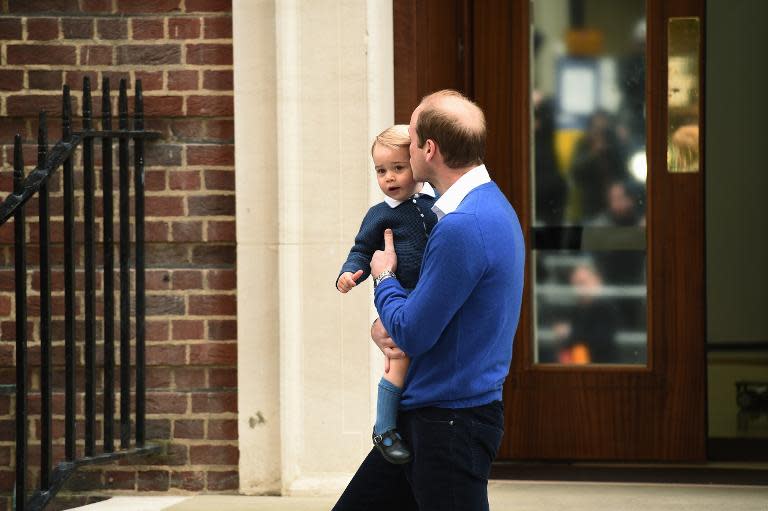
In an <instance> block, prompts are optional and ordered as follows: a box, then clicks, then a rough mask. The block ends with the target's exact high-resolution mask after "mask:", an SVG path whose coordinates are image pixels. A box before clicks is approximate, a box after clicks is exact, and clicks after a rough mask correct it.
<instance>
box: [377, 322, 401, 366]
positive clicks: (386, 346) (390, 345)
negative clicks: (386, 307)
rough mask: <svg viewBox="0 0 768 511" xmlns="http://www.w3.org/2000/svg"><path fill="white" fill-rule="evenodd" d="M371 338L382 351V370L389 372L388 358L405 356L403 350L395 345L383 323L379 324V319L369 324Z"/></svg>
mask: <svg viewBox="0 0 768 511" xmlns="http://www.w3.org/2000/svg"><path fill="white" fill-rule="evenodd" d="M371 339H373V342H374V343H376V346H378V347H379V349H380V350H381V352H382V353H384V357H385V359H384V372H385V373H388V372H389V359H391V358H405V353H404V352H403V350H401V349H400V348H398V347H397V344H395V341H393V340H392V338H391V337H390V336H389V334H388V333H387V330H386V329H385V328H384V325H382V324H381V320H380V319H378V318H377V319H376V321H374V322H373V325H371Z"/></svg>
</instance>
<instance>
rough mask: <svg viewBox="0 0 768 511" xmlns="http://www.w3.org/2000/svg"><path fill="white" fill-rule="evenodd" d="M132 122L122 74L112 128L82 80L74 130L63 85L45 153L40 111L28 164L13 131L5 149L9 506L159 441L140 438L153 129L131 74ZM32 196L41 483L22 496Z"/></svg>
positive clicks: (40, 502)
mask: <svg viewBox="0 0 768 511" xmlns="http://www.w3.org/2000/svg"><path fill="white" fill-rule="evenodd" d="M134 96H135V110H134V114H133V129H131V128H130V126H129V114H128V93H127V87H126V82H125V80H121V81H120V91H119V99H118V115H119V129H118V130H113V129H112V106H111V105H112V103H111V99H110V87H109V81H108V80H107V79H105V80H104V82H103V85H102V118H101V130H100V131H97V130H94V129H93V116H92V108H91V90H90V82H89V79H88V78H85V79H84V83H83V98H82V131H79V132H73V130H72V113H71V99H70V91H69V87H68V86H64V94H63V109H62V140H61V141H59V142H58V143H57V144H55V145H54V146H53V147H52V148H51V150H50V151H49V150H48V143H47V133H46V117H45V114H44V113H41V114H40V125H39V132H38V151H37V166H36V167H35V169H34V170H32V172H31V173H30V174H29V175H27V176H25V175H24V160H23V154H22V140H21V136H20V135H16V138H15V141H14V153H13V169H14V170H13V193H12V194H11V195H9V196H8V197H7V198H6V199H5V201H3V203H2V204H0V225H2V224H4V223H5V222H7V221H8V219H10V218H13V219H14V238H15V256H16V257H15V290H16V293H15V299H16V485H15V495H16V498H15V502H16V505H15V509H16V510H17V511H24V510H39V509H43V508H44V507H45V506H46V504H47V503H48V502H49V501H50V500H51V499H52V498H53V496H54V495H55V494H56V492H57V491H58V490H59V489H60V488H61V486H62V485H63V484H64V482H65V481H66V479H67V477H68V476H69V475H70V474H71V473H72V472H73V471H74V470H75V469H76V468H77V467H79V466H81V465H86V464H91V463H95V462H106V461H111V460H114V459H115V458H117V457H122V456H126V455H131V454H141V453H148V452H154V451H156V450H158V449H159V447H155V446H148V445H146V444H145V429H144V426H145V385H144V363H145V360H144V341H145V321H144V310H145V301H144V140H145V139H149V138H156V137H157V136H158V135H159V134H158V133H155V132H147V131H144V118H143V116H144V114H143V99H142V90H141V81H139V80H137V81H136V88H135V93H134ZM97 139H98V140H100V141H101V149H102V190H103V199H102V200H103V218H102V222H103V239H102V242H103V250H104V252H103V279H102V280H103V286H104V287H103V298H104V313H103V335H104V362H103V376H104V377H103V388H102V389H101V390H102V392H103V400H104V401H103V428H102V429H103V442H102V448H101V452H97V442H96V395H97V376H98V375H97V372H98V368H97V364H96V347H97V346H96V324H97V317H96V271H97V267H96V266H97V265H96V240H95V232H96V230H95V214H94V211H95V188H96V186H95V182H94V152H93V151H94V141H95V140H97ZM115 139H117V141H118V155H119V166H118V174H119V216H120V218H119V222H120V259H119V272H120V273H119V280H120V316H119V320H120V340H119V342H120V345H119V349H120V417H119V418H120V432H119V434H120V450H119V451H115V445H114V431H113V429H114V428H113V423H114V420H115V406H114V404H115V384H114V381H115V352H114V350H115V345H114V335H115V328H114V321H115V303H114V271H115V268H114V254H113V251H114V239H113V228H114V221H113V192H112V188H113V179H112V174H113V167H112V150H113V142H114V140H115ZM131 142H132V143H133V154H134V162H133V176H134V187H133V195H134V201H135V203H134V215H133V223H134V229H135V230H134V236H135V240H134V241H135V245H134V247H135V260H134V270H135V278H136V281H135V296H134V298H135V315H134V317H133V318H132V317H131V278H130V266H131V264H130V263H131V261H130V258H131V244H130V234H131V231H130V225H131V215H130V191H131V190H130V169H129V157H130V153H129V151H130V144H131ZM78 146H81V147H82V165H83V229H84V232H83V249H84V267H83V269H84V273H85V287H84V302H85V328H84V330H85V335H84V338H83V340H82V342H83V343H84V353H85V366H84V368H83V369H84V379H85V407H84V409H85V414H84V423H85V446H84V449H83V455H82V456H80V457H78V452H77V451H78V449H77V444H76V427H77V422H76V401H77V399H78V395H77V389H76V386H75V384H76V375H77V373H78V367H77V363H76V344H78V340H77V339H76V330H75V320H76V319H77V317H76V316H77V312H76V308H75V304H76V290H75V256H76V250H77V247H76V238H75V204H76V203H75V186H74V172H73V166H74V161H75V158H74V156H75V150H76V149H77V147H78ZM59 167H61V168H62V172H63V178H64V179H63V180H64V186H63V195H64V197H63V203H64V298H65V299H64V308H65V311H64V315H65V317H64V358H65V360H64V366H65V383H64V387H65V388H64V398H65V404H64V408H65V410H64V417H65V421H64V424H65V427H64V430H65V431H64V436H65V439H64V445H65V448H64V451H65V455H64V461H62V462H60V463H58V464H57V465H56V466H55V467H53V455H52V445H53V441H54V439H53V434H52V427H51V424H52V419H51V417H52V412H53V410H52V383H53V378H52V370H53V362H54V361H53V355H52V350H51V342H52V340H51V262H50V258H49V252H50V216H51V215H50V209H49V180H50V178H51V176H52V175H53V174H54V173H55V171H56V170H57V169H58V168H59ZM35 195H37V197H38V203H39V211H38V216H39V238H40V240H39V241H40V242H39V248H40V263H39V271H40V318H39V321H40V354H41V362H40V393H41V406H40V443H41V445H40V453H41V454H40V486H39V488H38V489H36V490H34V491H33V492H31V495H28V493H27V490H28V484H27V483H28V481H27V473H28V468H29V465H30V460H29V459H28V457H27V452H28V438H27V431H28V430H27V420H28V409H27V398H28V392H29V390H28V387H27V382H28V363H27V322H28V320H29V317H28V311H27V287H26V275H27V270H28V268H27V262H26V245H25V242H26V231H25V229H26V225H25V214H26V212H25V205H26V203H27V201H29V199H31V198H32V197H34V196H35ZM131 320H133V321H135V337H134V343H135V365H134V367H133V369H134V370H135V442H134V443H133V446H132V445H131V369H132V368H131V364H130V360H131V332H130V325H131Z"/></svg>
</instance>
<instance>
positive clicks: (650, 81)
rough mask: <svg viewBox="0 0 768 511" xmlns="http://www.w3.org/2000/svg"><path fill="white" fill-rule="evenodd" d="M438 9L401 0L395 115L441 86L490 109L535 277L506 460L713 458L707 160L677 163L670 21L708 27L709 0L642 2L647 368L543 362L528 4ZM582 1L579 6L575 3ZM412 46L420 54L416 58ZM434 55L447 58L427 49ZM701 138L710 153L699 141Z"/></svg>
mask: <svg viewBox="0 0 768 511" xmlns="http://www.w3.org/2000/svg"><path fill="white" fill-rule="evenodd" d="M534 1H535V0H534ZM563 1H564V2H566V3H567V0H563ZM432 3H434V4H439V5H440V7H441V9H438V10H437V11H439V12H441V14H440V16H439V17H432V16H426V17H422V16H415V15H414V14H417V13H418V12H421V13H422V14H425V13H429V14H430V15H431V13H432V12H434V11H433V10H432V9H431V8H429V5H428V4H430V2H428V1H421V0H395V2H394V8H395V29H394V30H395V34H394V35H395V38H394V39H395V90H396V116H397V119H396V120H397V121H398V122H408V118H409V117H410V112H411V111H412V109H413V107H414V106H415V105H416V104H417V102H418V99H419V98H420V97H421V96H422V95H424V94H426V93H428V92H431V91H433V90H435V89H438V88H443V87H453V88H457V89H459V90H463V91H464V92H466V93H467V94H468V95H470V96H471V97H472V98H473V99H475V100H476V101H477V102H478V104H479V105H480V106H481V107H483V109H484V111H485V113H486V116H487V124H488V131H489V142H488V154H487V158H486V163H487V165H488V167H489V170H490V172H491V174H492V176H493V178H494V180H495V181H496V182H497V183H498V184H499V185H500V187H501V188H502V189H503V190H504V191H505V193H506V194H507V196H508V197H509V198H510V201H511V202H512V204H513V205H514V207H515V209H516V210H517V212H518V214H519V216H520V219H521V222H522V224H523V226H524V230H525V233H526V243H527V247H528V254H529V259H528V261H529V265H528V271H527V279H528V280H527V282H526V288H525V289H526V290H525V298H524V303H523V309H522V313H521V318H520V326H519V329H518V333H517V335H516V338H515V349H514V357H513V362H512V367H511V369H510V374H509V378H508V380H507V382H506V385H505V395H504V401H505V408H506V434H505V437H504V441H503V445H502V448H501V451H500V454H499V459H500V460H504V459H507V460H512V459H515V460H622V461H642V460H644V461H650V460H656V461H684V460H685V461H701V460H704V459H705V457H706V453H705V442H706V422H705V368H706V360H705V349H704V342H705V335H704V333H705V332H704V324H705V323H704V320H705V318H704V311H705V296H704V208H703V193H704V186H703V185H704V176H703V172H704V170H705V167H704V162H703V158H702V159H700V161H699V166H698V172H694V173H670V172H668V170H667V142H668V141H667V132H668V128H667V125H668V122H669V118H668V111H667V78H668V76H667V26H668V20H669V18H672V17H690V16H695V17H699V19H700V23H701V27H703V26H704V24H703V19H704V18H703V17H704V2H703V0H666V1H663V0H647V2H646V4H645V16H646V20H647V21H646V23H647V30H646V34H647V36H646V37H647V45H646V50H645V64H646V78H645V101H646V112H647V115H646V118H645V131H646V150H645V153H646V157H647V181H646V186H647V206H646V208H645V236H644V244H645V251H646V254H647V262H646V274H647V276H646V279H645V281H646V283H647V286H646V290H647V315H646V318H645V320H646V322H647V341H646V343H645V348H646V350H647V353H645V354H644V355H643V356H644V358H643V359H642V363H636V364H633V365H626V364H589V365H562V364H548V363H540V361H539V359H538V355H537V351H536V350H537V345H536V341H535V339H534V337H535V335H536V332H535V331H536V318H535V317H534V315H535V310H534V309H535V306H534V296H533V290H532V288H533V287H534V286H533V284H534V282H533V281H534V280H535V278H536V276H535V275H534V273H535V271H536V269H535V268H534V267H533V261H535V260H536V257H537V250H538V248H537V243H540V241H539V240H538V238H537V236H536V234H537V232H538V231H537V228H535V226H534V220H535V219H534V213H533V212H532V206H533V197H532V195H533V193H532V188H533V187H532V181H531V180H532V178H531V171H530V169H531V163H532V154H531V144H532V142H533V140H532V133H531V130H532V128H531V126H532V123H531V100H530V98H531V85H530V84H531V71H530V65H529V63H530V58H531V52H532V49H531V44H530V41H531V39H532V37H531V35H532V34H531V15H532V8H531V4H530V3H529V1H528V0H513V1H508V0H482V1H477V0H475V1H472V0H464V1H458V0H457V1H455V2H453V3H452V4H451V5H448V4H449V3H445V2H440V1H436V0H433V1H432ZM583 3H584V2H581V1H579V0H571V9H572V10H573V6H574V5H575V6H576V7H578V5H579V4H583ZM432 7H436V6H432ZM420 10H421V11H420ZM425 18H426V19H429V20H430V21H429V30H427V29H426V27H425V26H423V24H424V23H426V21H425ZM438 25H439V26H440V28H439V29H438V28H437V26H438ZM430 31H431V32H430ZM439 31H442V33H443V34H444V35H445V34H447V36H445V37H441V38H440V39H439V44H440V45H442V50H436V47H435V44H438V43H437V42H436V40H433V39H432V38H431V37H428V38H426V39H425V36H426V34H428V33H432V34H436V33H437V32H439ZM702 33H703V32H702ZM702 43H703V36H702ZM398 48H400V51H398ZM405 48H408V49H410V53H407V56H404V55H405V54H404V49H405ZM459 48H460V50H459ZM429 51H433V52H434V51H437V52H438V53H439V55H437V54H436V53H432V54H431V55H429V56H428V57H427V56H425V52H426V53H428V52H429ZM701 54H702V55H703V44H702V52H701ZM425 58H426V59H427V60H422V59H425ZM701 63H703V58H701V59H700V60H699V64H701ZM435 68H437V69H435ZM700 69H703V67H701V65H700ZM700 75H701V76H703V72H702V73H700ZM437 77H441V78H439V79H437ZM701 98H703V94H700V96H699V101H698V105H697V106H698V111H699V112H700V113H701V114H702V115H701V116H700V125H701V124H703V119H704V116H703V111H702V108H701V107H702V106H703V100H702V99H701ZM701 132H702V133H703V130H701ZM698 145H699V147H703V142H702V141H701V140H699V142H698ZM699 154H700V153H699ZM550 231H551V229H550ZM574 232H576V234H579V233H580V231H578V229H577V230H576V231H574V230H573V229H570V228H565V229H563V230H562V233H561V234H562V237H563V238H569V236H570V235H572V234H574ZM570 237H572V236H570ZM571 242H572V240H571ZM572 248H573V247H572Z"/></svg>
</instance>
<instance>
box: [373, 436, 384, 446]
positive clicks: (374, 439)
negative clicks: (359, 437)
mask: <svg viewBox="0 0 768 511" xmlns="http://www.w3.org/2000/svg"><path fill="white" fill-rule="evenodd" d="M382 440H384V437H382V436H381V435H373V443H375V444H380V443H381V441H382Z"/></svg>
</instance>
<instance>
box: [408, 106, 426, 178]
mask: <svg viewBox="0 0 768 511" xmlns="http://www.w3.org/2000/svg"><path fill="white" fill-rule="evenodd" d="M420 111H421V106H419V107H417V108H416V110H414V111H413V114H411V122H410V123H409V124H408V136H409V137H411V145H410V146H408V153H409V154H410V156H411V170H412V171H413V179H414V180H415V181H428V177H429V176H428V167H427V162H426V161H425V159H424V148H423V147H419V136H418V135H417V134H416V121H417V119H418V118H419V112H420Z"/></svg>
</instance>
